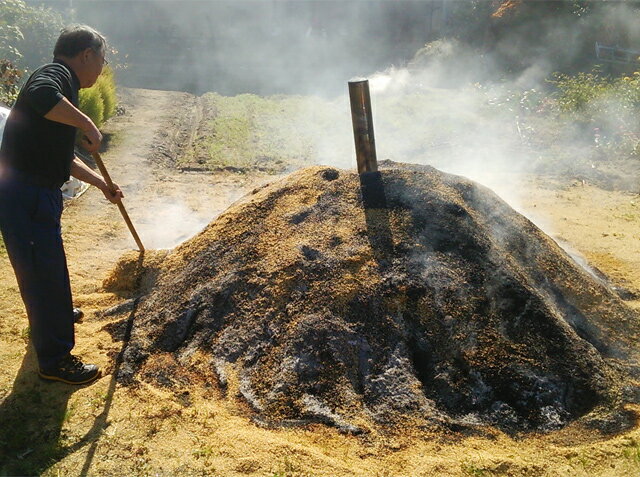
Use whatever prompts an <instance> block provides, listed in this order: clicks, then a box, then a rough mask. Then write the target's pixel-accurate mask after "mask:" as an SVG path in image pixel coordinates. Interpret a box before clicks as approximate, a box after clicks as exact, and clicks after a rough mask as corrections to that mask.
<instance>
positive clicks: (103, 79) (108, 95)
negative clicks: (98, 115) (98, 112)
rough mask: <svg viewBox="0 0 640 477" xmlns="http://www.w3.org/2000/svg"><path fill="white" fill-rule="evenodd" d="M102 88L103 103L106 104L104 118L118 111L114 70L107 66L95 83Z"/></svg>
mask: <svg viewBox="0 0 640 477" xmlns="http://www.w3.org/2000/svg"><path fill="white" fill-rule="evenodd" d="M95 86H96V87H97V88H98V89H99V90H100V96H102V103H103V104H104V120H105V121H106V120H107V119H109V118H111V117H112V116H113V115H114V114H115V113H116V106H117V104H118V101H117V98H116V82H115V78H114V76H113V70H112V69H111V68H109V67H106V68H105V69H104V70H103V71H102V74H101V75H100V77H99V78H98V81H97V82H96V85H95Z"/></svg>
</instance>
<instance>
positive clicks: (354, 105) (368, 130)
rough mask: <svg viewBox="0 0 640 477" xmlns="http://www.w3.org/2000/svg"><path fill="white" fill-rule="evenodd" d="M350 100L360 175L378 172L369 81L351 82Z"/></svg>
mask: <svg viewBox="0 0 640 477" xmlns="http://www.w3.org/2000/svg"><path fill="white" fill-rule="evenodd" d="M349 99H350V102H351V122H352V123H353V138H354V141H355V144H356V161H357V163H358V173H359V174H363V173H365V172H377V171H378V158H377V157H376V140H375V137H374V134H373V115H372V113H371V96H370V94H369V80H354V81H349Z"/></svg>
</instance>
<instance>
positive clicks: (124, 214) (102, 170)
mask: <svg viewBox="0 0 640 477" xmlns="http://www.w3.org/2000/svg"><path fill="white" fill-rule="evenodd" d="M91 155H92V156H93V158H94V159H95V161H96V164H97V165H98V169H100V173H101V174H102V177H103V178H104V180H105V182H106V183H107V186H109V190H110V191H111V192H115V187H114V185H113V181H112V180H111V177H110V176H109V173H108V172H107V168H106V167H105V166H104V162H102V158H101V157H100V153H98V152H94V153H93V154H91ZM116 205H117V206H118V209H120V213H121V214H122V217H123V218H124V221H125V222H126V223H127V227H129V231H130V232H131V235H133V239H134V240H135V241H136V244H138V249H139V250H140V251H141V252H144V245H142V241H141V240H140V237H138V232H136V228H135V227H134V226H133V222H131V219H130V218H129V214H127V211H126V210H125V208H124V204H123V203H122V200H121V201H119V202H118V203H117V204H116Z"/></svg>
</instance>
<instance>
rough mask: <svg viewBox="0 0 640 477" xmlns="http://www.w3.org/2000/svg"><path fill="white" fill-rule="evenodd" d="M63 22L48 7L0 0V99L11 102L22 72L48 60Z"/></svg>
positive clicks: (0, 100) (11, 0)
mask: <svg viewBox="0 0 640 477" xmlns="http://www.w3.org/2000/svg"><path fill="white" fill-rule="evenodd" d="M63 26H64V20H63V18H62V16H61V15H60V14H59V13H57V12H55V11H54V10H52V9H50V8H46V7H43V6H35V7H31V6H28V5H27V4H26V3H25V2H24V1H22V0H0V59H1V60H0V102H3V103H5V104H8V105H11V104H12V103H13V101H14V100H15V97H16V95H17V91H18V86H19V83H20V80H21V78H23V77H24V74H25V73H26V72H27V71H31V70H33V69H35V68H36V67H37V66H39V65H41V64H42V63H46V62H47V61H50V60H51V57H52V51H53V45H54V43H55V41H56V39H57V37H58V35H59V34H60V30H61V29H62V27H63Z"/></svg>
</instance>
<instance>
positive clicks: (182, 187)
mask: <svg viewBox="0 0 640 477" xmlns="http://www.w3.org/2000/svg"><path fill="white" fill-rule="evenodd" d="M122 103H123V105H124V107H125V111H126V112H125V114H123V115H121V116H119V117H117V118H116V119H115V120H114V121H112V122H111V124H108V125H107V127H106V128H105V131H106V132H107V133H108V134H109V135H110V143H109V148H108V150H107V151H106V152H105V153H104V154H103V157H104V159H105V162H106V164H107V167H108V169H109V171H110V173H111V175H112V177H113V178H114V180H115V181H116V182H117V183H119V185H120V186H121V187H122V188H123V189H124V191H125V194H126V198H125V205H126V207H127V209H128V211H129V213H130V215H131V218H132V220H133V222H134V223H135V224H136V226H137V228H138V231H139V233H140V236H141V238H142V240H143V242H144V243H145V245H146V246H147V248H149V249H151V248H161V247H171V246H173V245H175V244H176V243H177V242H178V241H181V240H183V239H185V238H187V237H189V236H191V235H192V234H194V233H196V232H197V230H199V228H200V227H202V226H203V225H205V224H207V223H209V222H210V221H211V220H212V219H213V218H214V217H215V216H216V215H217V214H218V213H219V212H221V211H222V210H224V209H225V208H226V207H227V206H228V205H230V204H231V203H232V202H233V201H235V200H236V199H237V198H238V197H240V196H241V195H243V194H244V193H245V192H246V191H248V190H250V189H252V188H253V187H255V186H256V185H257V184H259V183H262V182H265V181H268V180H273V177H271V178H269V177H267V176H258V175H256V176H246V175H238V174H229V173H222V174H211V175H205V174H186V173H181V172H179V171H176V170H175V169H173V168H171V167H168V165H169V163H170V161H171V160H172V159H175V155H176V154H178V153H179V149H180V147H179V146H180V144H184V142H185V141H189V140H190V138H191V137H192V134H193V129H192V128H193V127H194V126H193V125H194V124H196V123H197V121H196V120H195V119H194V115H196V117H197V114H198V108H197V106H198V103H197V101H196V100H195V98H193V97H192V96H190V95H187V94H183V93H168V92H161V91H149V90H132V91H124V92H123V93H122ZM518 187H519V188H520V189H521V190H520V192H522V194H521V196H522V203H521V207H522V209H523V210H525V211H527V213H528V214H529V215H530V216H532V217H534V218H535V220H536V221H537V222H538V223H541V225H543V226H544V227H545V230H547V231H548V232H549V233H551V234H552V235H553V236H554V237H556V238H557V239H562V240H563V241H566V242H567V243H569V244H570V245H571V247H573V248H575V249H576V250H577V251H579V252H580V253H581V254H582V255H584V256H585V257H586V258H587V259H589V260H590V261H592V262H593V263H594V264H595V265H596V266H597V267H599V268H600V269H601V270H602V271H603V272H604V273H606V274H608V275H610V276H611V277H612V278H613V279H614V280H616V281H617V282H620V283H627V284H628V285H629V287H630V288H633V289H636V290H637V289H640V275H639V272H638V270H640V245H639V244H640V240H639V239H640V210H639V207H640V198H639V197H638V196H637V195H632V194H623V193H616V192H606V191H602V190H600V189H597V188H593V187H590V186H575V187H572V186H570V185H557V184H549V183H546V182H541V181H538V180H532V181H529V182H528V183H527V184H526V186H524V187H523V186H522V185H518ZM63 221H64V229H63V234H64V239H65V244H66V249H67V254H68V257H69V266H70V272H71V279H72V287H73V291H74V296H75V300H76V304H78V305H81V306H82V307H83V308H84V309H85V311H86V312H87V318H86V321H85V323H84V324H82V325H80V326H78V327H77V331H76V335H77V348H76V350H77V352H78V353H79V354H80V355H82V356H84V357H86V358H87V359H89V360H91V361H93V362H96V363H97V364H99V365H101V366H102V367H103V368H104V369H105V371H106V374H105V376H104V377H103V378H102V379H100V380H99V381H98V382H97V383H95V384H93V385H92V386H88V387H84V388H73V389H69V387H68V386H65V385H62V384H60V385H58V384H50V383H43V382H41V381H39V380H38V379H37V378H36V376H35V362H34V358H33V353H32V352H31V351H30V349H29V348H28V347H27V346H26V344H25V343H26V342H27V341H28V334H27V328H26V318H25V314H24V309H23V306H22V303H21V301H20V297H19V293H18V290H17V287H16V284H15V279H14V278H13V273H12V270H11V268H10V265H9V263H8V260H7V257H6V255H4V254H2V253H0V360H1V362H2V363H3V366H1V367H0V419H5V421H3V422H1V423H0V451H1V450H2V449H8V451H7V453H6V454H5V455H2V453H1V452H0V474H5V473H11V472H7V471H6V469H14V471H13V473H14V474H30V475H33V474H41V473H44V474H47V475H58V474H62V475H103V474H104V475H116V474H117V475H148V474H154V475H155V474H160V475H165V474H167V475H193V474H198V475H225V476H227V475H267V476H272V477H273V476H276V475H278V476H285V475H286V476H303V475H394V476H395V475H425V476H432V475H456V476H472V475H476V476H480V475H483V476H493V475H503V476H507V475H509V476H520V475H522V476H525V475H549V476H551V475H553V476H556V475H562V476H586V475H601V476H620V475H632V474H637V473H638V472H639V471H640V457H639V456H640V445H639V444H638V442H640V432H639V431H638V430H633V431H630V432H628V433H626V434H622V435H617V436H595V435H589V436H585V435H582V434H576V433H575V432H574V430H573V429H572V428H571V426H570V427H569V428H568V429H565V430H563V431H561V432H559V433H554V434H550V435H546V436H545V435H541V436H540V435H529V436H523V437H521V438H518V439H514V438H511V437H509V436H506V435H503V434H499V433H498V434H495V435H494V434H491V435H488V436H463V435H458V434H455V433H453V434H451V435H437V436H429V435H420V436H414V435H406V434H403V433H402V432H401V430H399V432H397V433H389V434H387V435H375V436H373V435H372V436H364V437H354V436H345V435H342V434H339V433H338V432H337V431H336V430H334V429H330V428H326V427H324V426H311V427H310V428H308V429H277V430H273V429H264V428H261V427H259V426H257V425H255V424H254V423H253V422H252V421H251V420H250V418H249V417H248V416H247V413H246V412H245V411H244V407H243V404H242V403H241V402H240V401H236V400H235V398H234V396H230V399H226V398H223V397H222V396H221V395H220V393H219V391H218V390H217V389H215V387H211V386H207V385H203V386H202V388H201V389H199V390H195V391H194V389H191V388H189V389H188V388H184V389H176V388H161V389H160V388H153V387H141V388H124V387H121V386H120V385H117V384H116V383H115V380H114V379H113V376H112V374H110V372H111V370H112V369H113V367H114V365H115V359H116V357H117V355H118V352H119V351H120V350H121V349H122V345H123V341H122V338H123V337H124V334H125V326H124V325H126V321H119V320H126V318H127V314H126V313H125V314H121V315H116V316H114V317H102V316H100V315H99V314H98V313H97V312H98V311H101V310H104V309H105V308H107V307H109V306H112V305H115V304H118V303H121V302H122V301H123V300H124V298H126V297H120V296H116V295H113V294H110V293H107V292H104V291H103V290H101V288H100V287H101V283H102V280H103V279H104V278H105V277H106V276H107V274H108V272H109V271H110V270H111V269H112V268H113V266H114V264H115V263H116V261H117V260H118V258H119V257H120V256H121V255H122V254H123V253H125V252H126V251H128V250H132V249H133V248H134V247H135V244H134V242H133V239H132V238H131V237H130V235H129V232H128V230H127V229H126V227H125V225H124V223H123V221H122V219H121V217H120V216H119V213H118V210H117V208H116V207H114V206H111V205H109V204H108V203H107V202H106V200H105V199H104V198H103V197H102V195H101V193H100V192H99V191H97V190H95V189H90V190H89V191H88V192H87V193H86V194H84V195H83V196H82V197H81V198H79V199H78V200H76V201H74V202H71V203H70V204H68V205H67V207H66V210H65V214H64V218H63ZM629 303H630V304H632V305H635V306H638V302H637V301H635V302H633V301H631V302H629ZM25 350H26V351H25ZM3 429H4V430H3ZM8 429H10V431H8ZM7 463H9V464H7ZM5 465H10V467H7V468H5V467H4V466H5ZM16 469H17V470H16Z"/></svg>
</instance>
